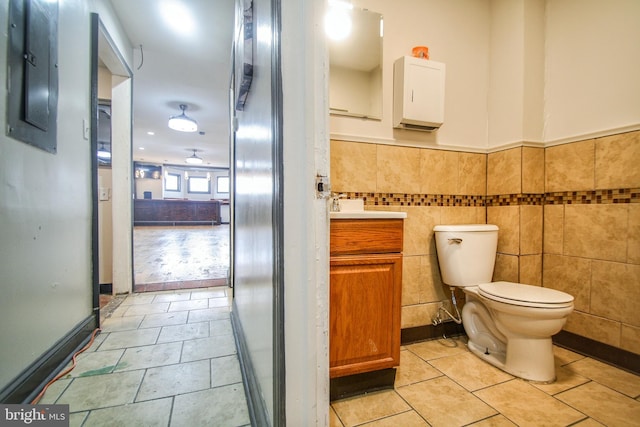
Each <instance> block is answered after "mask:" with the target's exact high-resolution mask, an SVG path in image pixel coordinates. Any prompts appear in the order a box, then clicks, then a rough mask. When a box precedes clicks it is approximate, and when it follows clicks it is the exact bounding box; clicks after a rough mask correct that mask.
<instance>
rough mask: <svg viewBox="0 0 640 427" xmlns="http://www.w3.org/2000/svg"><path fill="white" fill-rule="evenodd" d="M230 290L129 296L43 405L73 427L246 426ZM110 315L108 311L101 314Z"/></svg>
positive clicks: (49, 391) (56, 383)
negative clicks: (60, 407)
mask: <svg viewBox="0 0 640 427" xmlns="http://www.w3.org/2000/svg"><path fill="white" fill-rule="evenodd" d="M230 295H231V289H230V288H227V287H215V288H205V289H193V290H190V291H184V290H182V291H164V292H149V293H143V294H131V295H128V296H127V297H126V298H124V300H122V302H121V303H120V305H119V306H118V307H117V308H115V310H110V316H109V317H108V318H106V319H104V320H103V321H102V332H101V333H100V334H99V335H97V336H96V339H95V341H94V343H93V344H92V346H91V347H90V348H89V349H88V350H86V351H85V352H84V353H81V354H80V355H79V356H78V357H77V366H76V367H75V369H74V370H72V371H71V372H70V373H69V374H68V375H66V376H65V377H63V378H61V379H60V380H58V381H57V382H55V383H53V384H52V385H51V386H50V387H49V389H48V390H47V392H46V393H45V395H44V396H43V398H42V400H41V401H40V402H39V403H41V404H53V403H60V404H69V410H70V425H71V426H87V427H93V426H108V427H112V426H125V427H129V426H143V425H144V426H172V427H173V426H175V427H178V426H189V427H192V426H221V427H223V426H230V427H237V426H247V425H249V423H250V421H249V413H248V409H247V403H246V400H245V394H244V388H243V384H242V378H241V375H240V365H239V362H238V356H237V352H236V346H235V341H234V338H233V334H232V329H231V320H230V315H229V312H230V301H231V298H230ZM105 311H107V310H105Z"/></svg>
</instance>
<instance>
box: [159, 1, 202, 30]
mask: <svg viewBox="0 0 640 427" xmlns="http://www.w3.org/2000/svg"><path fill="white" fill-rule="evenodd" d="M161 11H162V17H163V18H164V20H165V22H166V23H167V25H168V26H169V27H171V29H172V30H173V31H174V32H176V33H179V34H185V35H189V34H191V33H193V31H194V29H195V26H196V25H195V21H194V20H193V15H192V14H191V11H190V10H189V9H188V8H187V7H185V5H184V4H182V2H177V1H169V0H168V1H165V2H164V3H163V4H162V6H161Z"/></svg>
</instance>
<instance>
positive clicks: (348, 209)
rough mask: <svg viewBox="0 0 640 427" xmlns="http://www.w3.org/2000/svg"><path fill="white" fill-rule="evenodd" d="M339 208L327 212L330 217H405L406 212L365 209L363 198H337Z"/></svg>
mask: <svg viewBox="0 0 640 427" xmlns="http://www.w3.org/2000/svg"><path fill="white" fill-rule="evenodd" d="M338 205H339V208H340V210H339V211H335V212H329V218H330V219H387V218H406V217H407V213H406V212H392V211H366V210H365V209H364V200H363V199H339V200H338Z"/></svg>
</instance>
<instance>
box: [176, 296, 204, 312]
mask: <svg viewBox="0 0 640 427" xmlns="http://www.w3.org/2000/svg"><path fill="white" fill-rule="evenodd" d="M170 304H171V305H170V306H169V311H184V310H201V309H204V308H209V300H208V299H206V298H204V299H196V300H189V301H175V302H172V303H170Z"/></svg>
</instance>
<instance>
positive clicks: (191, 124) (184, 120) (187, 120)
mask: <svg viewBox="0 0 640 427" xmlns="http://www.w3.org/2000/svg"><path fill="white" fill-rule="evenodd" d="M180 109H181V110H182V113H181V114H178V115H177V116H171V118H170V119H169V128H171V129H173V130H177V131H179V132H195V131H197V130H198V122H196V121H195V120H193V119H192V118H191V117H189V116H187V115H186V114H185V111H186V110H187V106H186V105H185V104H180Z"/></svg>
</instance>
